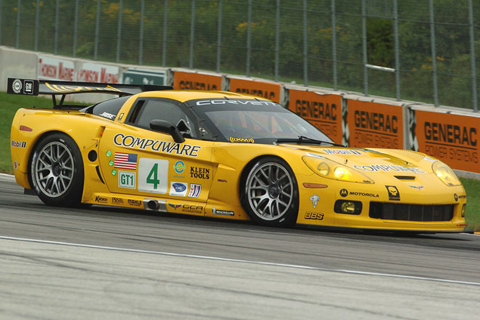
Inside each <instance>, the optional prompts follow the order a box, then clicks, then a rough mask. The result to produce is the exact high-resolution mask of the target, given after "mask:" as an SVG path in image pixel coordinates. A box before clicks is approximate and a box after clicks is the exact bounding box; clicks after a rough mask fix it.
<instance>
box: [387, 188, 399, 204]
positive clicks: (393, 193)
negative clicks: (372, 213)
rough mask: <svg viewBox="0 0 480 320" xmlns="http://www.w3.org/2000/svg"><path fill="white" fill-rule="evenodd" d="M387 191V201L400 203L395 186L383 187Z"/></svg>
mask: <svg viewBox="0 0 480 320" xmlns="http://www.w3.org/2000/svg"><path fill="white" fill-rule="evenodd" d="M385 188H387V191H388V199H389V200H392V201H400V192H399V191H398V189H397V187H395V186H385Z"/></svg>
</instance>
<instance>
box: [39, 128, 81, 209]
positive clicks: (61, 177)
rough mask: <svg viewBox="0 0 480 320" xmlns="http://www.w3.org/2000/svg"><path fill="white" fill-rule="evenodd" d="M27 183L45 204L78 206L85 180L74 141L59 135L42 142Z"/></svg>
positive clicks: (44, 139) (52, 135)
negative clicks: (29, 181)
mask: <svg viewBox="0 0 480 320" xmlns="http://www.w3.org/2000/svg"><path fill="white" fill-rule="evenodd" d="M30 180H31V183H32V187H33V188H34V189H35V191H36V193H37V195H38V197H39V198H40V199H41V200H42V201H43V202H44V203H45V204H47V205H51V206H67V207H72V206H77V205H79V204H80V201H81V197H82V191H83V180H84V178H83V162H82V155H81V153H80V150H79V149H78V147H77V145H76V144H75V141H74V140H73V139H72V138H70V137H69V136H67V135H65V134H62V133H54V134H51V135H48V136H46V137H45V138H43V139H42V140H41V141H40V142H39V143H38V145H37V146H36V147H35V150H34V153H33V156H32V161H31V164H30Z"/></svg>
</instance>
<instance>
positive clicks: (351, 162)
mask: <svg viewBox="0 0 480 320" xmlns="http://www.w3.org/2000/svg"><path fill="white" fill-rule="evenodd" d="M284 146H285V147H287V148H294V149H296V150H297V151H298V152H299V153H300V154H303V156H304V157H314V158H315V157H316V158H320V159H322V158H323V159H328V160H330V161H334V162H336V163H339V164H341V165H344V166H347V167H349V168H353V169H355V170H357V171H360V172H363V173H368V174H369V175H372V174H382V173H383V174H385V173H392V174H395V175H418V174H426V173H432V172H433V171H432V169H431V168H432V164H433V162H435V161H436V159H434V158H431V157H429V156H427V155H425V154H423V153H419V152H415V151H409V150H394V149H360V148H345V147H319V146H304V145H302V146H298V145H288V146H287V145H284Z"/></svg>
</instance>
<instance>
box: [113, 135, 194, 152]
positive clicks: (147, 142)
mask: <svg viewBox="0 0 480 320" xmlns="http://www.w3.org/2000/svg"><path fill="white" fill-rule="evenodd" d="M113 143H114V144H115V145H116V146H119V147H126V148H132V149H140V150H145V151H155V152H161V153H168V154H176V155H184V156H187V157H197V156H198V152H199V151H200V149H201V148H202V147H201V146H193V145H190V144H180V143H177V142H168V141H160V140H153V139H145V138H139V137H134V136H130V135H124V134H122V133H117V134H116V135H115V136H114V137H113Z"/></svg>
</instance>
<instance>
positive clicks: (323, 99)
mask: <svg viewBox="0 0 480 320" xmlns="http://www.w3.org/2000/svg"><path fill="white" fill-rule="evenodd" d="M287 93H288V97H289V98H288V101H287V105H286V107H287V108H288V109H289V110H291V111H293V112H295V113H296V114H298V115H299V116H300V117H302V118H304V119H305V120H307V121H308V122H310V123H311V124H313V125H314V126H315V127H317V128H318V129H320V130H321V131H322V132H323V133H325V134H326V135H327V136H329V137H330V139H332V140H333V142H335V143H339V144H341V143H342V96H340V95H337V94H320V93H317V92H314V91H305V90H295V89H288V92H287Z"/></svg>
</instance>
